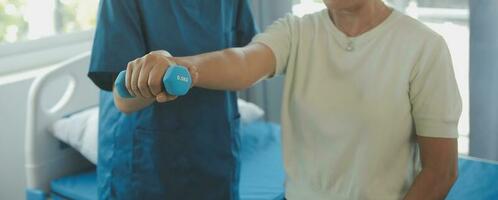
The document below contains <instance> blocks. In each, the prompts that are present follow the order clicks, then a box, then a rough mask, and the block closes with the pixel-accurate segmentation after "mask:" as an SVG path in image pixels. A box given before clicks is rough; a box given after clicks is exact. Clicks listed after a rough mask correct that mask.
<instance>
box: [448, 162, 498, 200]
mask: <svg viewBox="0 0 498 200" xmlns="http://www.w3.org/2000/svg"><path fill="white" fill-rule="evenodd" d="M458 170H459V172H458V179H457V181H456V183H455V185H453V188H451V191H450V193H449V194H448V197H447V198H446V199H448V200H468V199H472V200H497V199H498V163H495V162H490V161H483V160H478V159H473V158H468V157H460V158H459V159H458Z"/></svg>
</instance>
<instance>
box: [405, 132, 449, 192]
mask: <svg viewBox="0 0 498 200" xmlns="http://www.w3.org/2000/svg"><path fill="white" fill-rule="evenodd" d="M417 143H418V144H419V147H420V157H421V161H422V171H421V172H420V173H419V174H418V176H417V177H416V178H415V182H414V183H413V185H412V186H411V188H410V190H409V191H408V193H407V195H406V197H405V200H417V199H427V200H433V199H434V200H436V199H437V200H439V199H445V197H446V195H447V194H448V192H449V190H450V189H451V187H452V186H453V184H454V183H455V181H456V178H457V174H458V150H457V139H453V138H431V137H421V136H417Z"/></svg>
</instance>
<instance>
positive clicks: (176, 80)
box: [114, 65, 192, 98]
mask: <svg viewBox="0 0 498 200" xmlns="http://www.w3.org/2000/svg"><path fill="white" fill-rule="evenodd" d="M125 81H126V70H125V71H122V72H120V73H119V75H118V77H117V78H116V82H115V83H114V85H115V87H116V89H117V91H118V93H119V96H121V97H123V98H133V96H131V94H130V93H129V92H128V90H127V89H126V85H125ZM191 85H192V77H191V76H190V73H189V72H188V69H187V68H186V67H184V66H181V65H170V66H169V67H168V70H167V71H166V73H164V77H163V87H164V89H165V90H166V92H167V93H168V94H170V95H173V96H182V95H185V94H187V92H188V90H189V89H190V86H191Z"/></svg>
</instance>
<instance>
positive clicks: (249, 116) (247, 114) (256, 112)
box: [237, 99, 265, 123]
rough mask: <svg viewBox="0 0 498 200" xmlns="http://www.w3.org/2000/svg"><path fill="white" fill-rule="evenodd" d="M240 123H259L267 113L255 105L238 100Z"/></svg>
mask: <svg viewBox="0 0 498 200" xmlns="http://www.w3.org/2000/svg"><path fill="white" fill-rule="evenodd" d="M237 103H238V104H239V113H240V121H241V122H242V123H251V122H254V121H257V120H259V119H261V118H262V117H263V115H265V111H263V109H261V108H260V107H259V106H257V105H256V104H254V103H251V102H247V101H245V100H243V99H238V100H237Z"/></svg>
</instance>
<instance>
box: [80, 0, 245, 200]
mask: <svg viewBox="0 0 498 200" xmlns="http://www.w3.org/2000/svg"><path fill="white" fill-rule="evenodd" d="M254 34H255V28H254V23H253V19H252V16H251V13H250V9H249V5H248V2H247V1H246V0H143V1H140V0H102V1H101V3H100V12H99V17H98V23H97V29H96V33H95V41H94V46H93V52H92V59H91V66H90V71H89V73H88V76H89V77H90V78H91V79H92V81H93V82H94V83H95V84H96V85H97V86H98V87H100V88H101V89H102V91H101V95H100V126H99V158H98V166H97V172H98V191H99V198H100V199H173V200H184V199H186V200H189V199H202V200H209V199H213V200H223V199H238V180H239V177H238V174H239V159H238V148H239V146H238V145H239V135H238V128H239V114H238V110H237V102H236V98H237V97H236V93H234V92H229V91H214V90H207V89H200V88H192V89H191V91H190V92H189V93H188V94H187V95H186V96H182V97H178V99H177V100H176V101H172V102H168V103H158V102H154V103H152V104H151V105H149V106H147V107H145V108H144V109H142V110H140V111H138V112H134V113H130V114H123V113H121V112H120V111H119V110H118V109H117V108H116V106H115V104H114V101H113V96H112V93H111V92H109V91H111V90H112V89H113V82H114V80H115V78H116V76H117V74H118V73H119V72H120V71H122V70H125V69H126V66H127V63H128V62H129V61H132V60H133V59H135V58H137V57H141V56H143V55H145V54H147V53H149V52H151V51H154V50H159V49H168V50H169V52H170V53H171V54H173V55H174V56H185V55H193V54H199V53H203V52H209V51H214V50H218V49H224V48H228V47H233V46H244V45H246V44H247V43H248V42H249V41H250V40H251V38H252V36H253V35H254Z"/></svg>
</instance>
